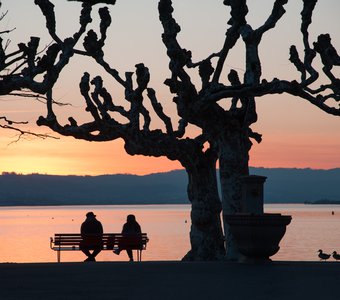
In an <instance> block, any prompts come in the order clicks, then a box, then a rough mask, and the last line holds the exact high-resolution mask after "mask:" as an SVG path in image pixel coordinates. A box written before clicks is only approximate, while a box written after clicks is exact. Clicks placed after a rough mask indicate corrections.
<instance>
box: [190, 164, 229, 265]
mask: <svg viewBox="0 0 340 300" xmlns="http://www.w3.org/2000/svg"><path fill="white" fill-rule="evenodd" d="M186 170H187V173H188V178H189V182H188V197H189V200H190V202H191V222H192V223H191V230H190V243H191V250H190V251H189V252H188V253H187V254H186V255H185V256H184V257H183V260H196V261H207V260H221V259H224V257H225V247H224V238H223V231H222V226H221V210H222V207H221V201H220V199H219V196H218V189H217V181H216V166H215V160H213V161H212V160H210V159H200V160H199V161H198V162H197V163H195V166H194V167H190V168H186Z"/></svg>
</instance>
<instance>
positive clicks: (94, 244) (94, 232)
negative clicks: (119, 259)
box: [80, 211, 103, 262]
mask: <svg viewBox="0 0 340 300" xmlns="http://www.w3.org/2000/svg"><path fill="white" fill-rule="evenodd" d="M80 233H81V236H82V238H83V240H82V241H81V243H80V249H81V251H82V252H83V253H84V254H85V255H86V256H87V259H85V260H84V261H86V262H87V261H96V256H97V255H98V254H99V253H100V251H101V249H102V243H103V242H102V237H101V235H102V234H103V226H102V223H100V222H99V221H98V220H97V219H96V215H95V214H94V213H93V212H92V211H91V212H88V213H87V214H86V220H85V221H84V222H83V224H81V228H80ZM90 250H93V252H92V253H91V252H90Z"/></svg>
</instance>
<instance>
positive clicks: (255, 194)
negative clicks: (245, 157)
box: [241, 175, 267, 215]
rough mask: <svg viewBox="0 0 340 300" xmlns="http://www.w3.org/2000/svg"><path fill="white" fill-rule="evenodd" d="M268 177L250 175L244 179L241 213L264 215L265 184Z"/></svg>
mask: <svg viewBox="0 0 340 300" xmlns="http://www.w3.org/2000/svg"><path fill="white" fill-rule="evenodd" d="M266 179H267V177H265V176H259V175H249V176H245V177H243V182H242V201H241V212H242V213H250V214H257V215H258V214H263V184H264V182H265V181H266Z"/></svg>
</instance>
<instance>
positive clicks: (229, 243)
mask: <svg viewBox="0 0 340 300" xmlns="http://www.w3.org/2000/svg"><path fill="white" fill-rule="evenodd" d="M219 144H220V145H219V148H220V152H219V163H220V182H221V192H222V209H223V215H224V214H235V213H237V212H241V186H242V177H243V176H246V175H248V174H249V167H248V161H249V149H250V141H249V138H248V135H247V134H246V133H245V132H244V131H243V130H232V131H229V132H228V134H225V135H224V136H223V137H221V138H220V140H219ZM223 227H224V233H225V238H226V250H227V255H226V257H227V259H229V260H237V259H238V258H239V256H240V254H239V253H238V251H237V249H236V247H235V244H234V241H233V237H232V235H231V234H230V230H229V226H228V224H227V223H226V222H225V221H223Z"/></svg>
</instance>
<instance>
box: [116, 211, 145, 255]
mask: <svg viewBox="0 0 340 300" xmlns="http://www.w3.org/2000/svg"><path fill="white" fill-rule="evenodd" d="M136 233H142V229H141V227H140V225H139V224H138V222H137V221H136V217H135V216H134V215H128V216H127V218H126V223H125V224H124V225H123V230H122V234H123V235H126V236H128V235H134V234H136ZM119 248H120V247H119V246H118V249H116V250H114V251H113V252H114V253H115V254H117V255H119V254H120V251H121V250H120V249H119ZM122 248H123V247H122ZM126 252H127V254H128V256H129V259H130V261H133V253H132V249H126Z"/></svg>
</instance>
